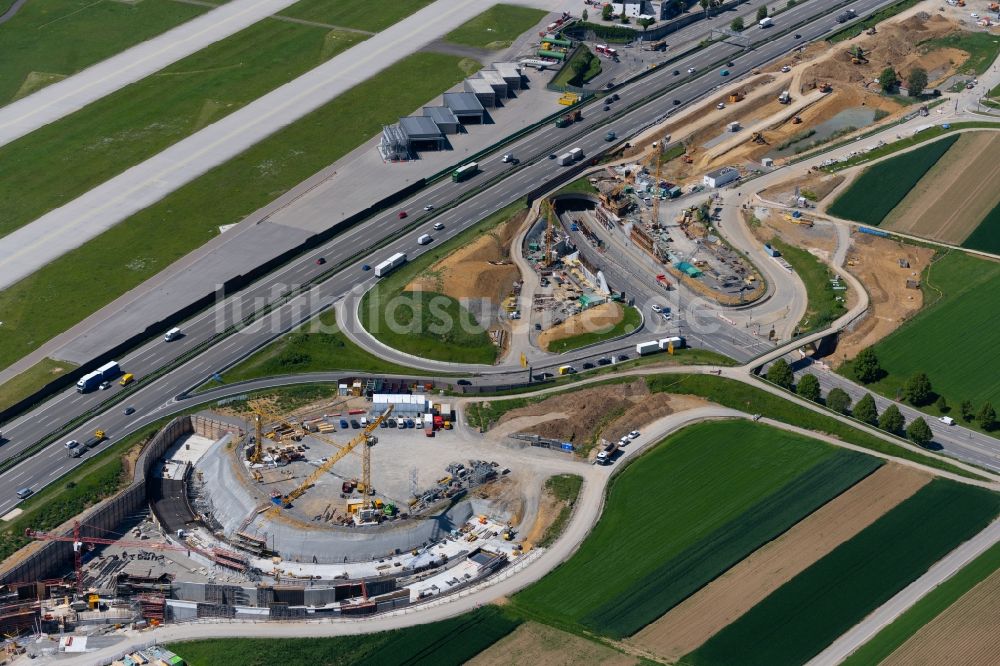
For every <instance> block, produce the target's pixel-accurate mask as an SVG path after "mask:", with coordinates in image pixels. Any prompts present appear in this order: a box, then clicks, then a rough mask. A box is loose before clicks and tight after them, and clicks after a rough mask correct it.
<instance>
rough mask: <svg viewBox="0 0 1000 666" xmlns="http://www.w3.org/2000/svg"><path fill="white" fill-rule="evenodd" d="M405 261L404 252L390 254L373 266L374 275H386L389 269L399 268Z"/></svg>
mask: <svg viewBox="0 0 1000 666" xmlns="http://www.w3.org/2000/svg"><path fill="white" fill-rule="evenodd" d="M405 263H406V253H405V252H397V253H396V254H394V255H392V256H391V257H389V258H388V259H386V260H385V261H383V262H382V263H381V264H379V265H378V266H376V267H375V277H382V276H383V275H388V274H389V272H390V271H392V269H394V268H399V267H400V266H402V265H403V264H405Z"/></svg>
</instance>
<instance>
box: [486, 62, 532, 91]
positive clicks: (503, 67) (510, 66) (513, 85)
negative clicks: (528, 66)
mask: <svg viewBox="0 0 1000 666" xmlns="http://www.w3.org/2000/svg"><path fill="white" fill-rule="evenodd" d="M491 66H492V67H493V69H494V70H495V71H496V72H497V73H498V74H499V75H500V76H502V77H503V80H504V81H506V82H507V87H508V88H510V89H511V90H520V89H521V85H522V83H523V82H524V81H523V76H522V73H521V67H520V66H519V65H518V64H517V63H514V62H495V63H493V64H492V65H491Z"/></svg>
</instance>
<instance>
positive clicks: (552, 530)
mask: <svg viewBox="0 0 1000 666" xmlns="http://www.w3.org/2000/svg"><path fill="white" fill-rule="evenodd" d="M581 487H583V477H582V476H577V475H576V474H559V475H557V476H550V477H549V478H548V479H546V480H545V488H546V490H548V491H549V492H550V493H552V496H553V497H554V498H555V499H556V500H557V501H559V502H562V503H563V504H562V506H561V507H560V509H559V514H558V515H556V517H555V520H553V521H552V524H551V525H549V527H548V529H546V530H545V534H543V535H542V538H541V539H540V540H539V541H538V546H539V547H541V548H545V547H547V546H550V545H552V543H553V542H554V541H555V540H556V539H558V538H559V535H560V534H562V531H563V530H564V529H565V528H566V523H568V522H569V519H570V516H572V515H573V506H574V505H575V504H576V499H577V497H579V495H580V488H581Z"/></svg>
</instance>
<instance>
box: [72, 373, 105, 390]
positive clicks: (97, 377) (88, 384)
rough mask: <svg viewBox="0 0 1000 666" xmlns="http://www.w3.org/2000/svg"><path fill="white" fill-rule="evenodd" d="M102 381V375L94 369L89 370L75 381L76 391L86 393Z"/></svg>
mask: <svg viewBox="0 0 1000 666" xmlns="http://www.w3.org/2000/svg"><path fill="white" fill-rule="evenodd" d="M103 381H104V377H103V376H101V373H100V372H97V371H96V370H95V371H94V372H89V373H87V374H85V375H84V376H83V377H80V379H79V380H78V381H77V382H76V392H77V393H86V392H87V391H93V390H94V389H96V388H97V387H98V386H100V385H101V382H103Z"/></svg>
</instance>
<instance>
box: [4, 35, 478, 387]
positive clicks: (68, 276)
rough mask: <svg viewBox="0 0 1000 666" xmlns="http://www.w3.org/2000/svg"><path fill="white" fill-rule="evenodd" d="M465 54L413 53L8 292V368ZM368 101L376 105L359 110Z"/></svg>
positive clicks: (331, 157) (384, 118)
mask: <svg viewBox="0 0 1000 666" xmlns="http://www.w3.org/2000/svg"><path fill="white" fill-rule="evenodd" d="M460 62H461V60H460V59H459V58H456V57H453V56H447V55H442V54H437V53H416V54H414V55H412V56H409V57H407V58H404V59H403V60H401V61H400V62H398V63H396V64H395V65H392V66H391V67H389V68H387V69H385V70H384V71H382V72H380V73H379V75H378V76H377V77H375V78H372V79H369V80H367V81H364V82H363V83H360V84H358V85H357V86H355V87H354V88H351V89H350V90H348V91H347V92H345V93H344V94H342V95H340V96H339V97H337V98H336V99H334V100H332V101H331V102H329V103H327V104H326V105H324V106H322V107H320V108H319V109H317V110H315V111H313V112H312V113H309V114H307V115H306V116H305V117H303V118H301V119H299V120H298V121H296V122H294V123H292V124H291V125H288V126H287V127H284V128H282V129H281V130H279V131H278V132H275V133H274V134H273V135H271V136H270V137H268V138H267V139H264V140H263V141H261V142H259V143H258V144H256V145H255V146H253V147H251V148H249V149H247V150H246V151H244V152H243V153H241V154H240V155H238V156H236V157H234V158H233V159H231V160H229V161H228V162H226V163H225V164H222V165H220V166H218V167H216V168H215V169H212V170H211V171H209V172H208V173H206V174H205V175H203V176H201V177H199V178H196V179H195V180H194V181H192V182H191V183H189V184H187V185H185V186H184V187H182V188H180V189H178V190H176V191H175V192H173V193H171V194H169V195H168V196H166V197H164V198H163V199H162V200H161V201H159V202H158V203H156V204H154V205H152V206H150V207H148V208H146V209H144V210H142V211H140V212H138V213H136V214H135V215H133V216H132V217H130V218H129V219H127V220H125V221H124V222H122V223H121V224H119V225H117V226H115V227H114V228H112V229H109V230H108V231H106V232H104V233H103V234H101V235H100V236H98V237H96V238H94V239H92V240H90V241H89V242H87V243H85V244H84V245H82V246H80V247H78V248H76V249H75V250H72V251H71V252H68V253H66V254H65V255H63V256H61V257H59V258H58V259H56V260H55V261H53V262H51V263H49V264H47V265H46V266H44V267H43V268H41V269H40V270H38V271H36V272H35V273H34V274H32V275H31V276H29V277H27V278H25V279H24V280H21V281H20V282H18V283H17V284H15V285H12V286H11V287H9V288H7V289H5V290H3V291H2V292H0V312H3V321H4V325H3V326H2V327H0V367H6V366H8V365H9V364H11V363H13V362H14V361H15V360H17V359H18V358H20V357H21V356H23V355H24V354H26V353H28V352H30V351H32V350H34V349H35V348H37V347H38V346H39V345H40V344H42V343H43V342H45V341H46V340H48V339H50V338H52V337H53V336H55V335H58V334H59V333H61V332H62V331H65V330H66V329H68V328H69V327H71V326H73V325H74V324H76V323H77V322H79V321H80V320H82V319H84V318H85V317H87V316H88V315H90V314H91V313H93V312H94V311H95V310H97V309H99V308H101V307H103V306H104V305H106V304H107V303H109V302H111V301H113V300H114V299H115V298H117V297H118V296H120V295H121V294H123V293H125V292H126V291H128V290H129V289H131V288H133V287H135V286H136V285H138V284H140V283H141V282H143V281H145V280H146V279H148V278H150V277H152V276H153V275H155V274H156V273H158V272H160V271H161V270H163V269H164V268H165V267H167V266H168V265H169V264H170V263H172V262H173V261H175V260H177V259H179V258H180V257H182V256H184V255H185V254H187V253H188V252H190V251H191V250H193V249H195V248H197V247H199V246H200V245H202V244H203V243H205V242H207V241H209V240H211V239H212V238H214V237H215V236H216V235H217V234H218V227H219V226H220V225H223V224H229V223H235V222H239V221H240V220H241V219H243V217H245V216H246V215H249V214H250V213H252V212H253V211H255V210H257V209H258V208H260V207H261V206H263V205H265V204H266V203H268V202H270V201H272V200H273V199H275V198H276V197H278V196H280V195H281V194H283V193H285V192H287V191H288V190H289V189H291V188H292V187H294V186H295V185H297V184H298V183H300V182H302V181H303V180H305V179H306V178H308V177H309V176H311V175H313V174H315V173H316V172H317V171H319V170H321V169H323V168H324V167H326V166H328V165H329V164H331V163H332V162H334V161H336V160H337V159H339V158H341V157H343V156H344V155H346V154H347V153H348V152H350V151H351V150H353V149H354V148H356V147H357V146H359V145H361V144H362V143H364V142H365V141H367V140H368V139H370V138H371V137H373V136H375V135H377V134H378V133H379V132H380V131H381V130H382V126H383V125H385V124H388V123H392V122H395V121H396V119H397V118H399V116H400V115H405V114H407V113H410V112H411V111H413V109H416V108H419V107H420V106H421V105H422V104H426V103H427V101H428V100H430V99H432V98H433V97H434V96H435V95H438V94H440V93H441V91H442V90H447V89H448V88H450V87H451V86H453V85H454V84H455V83H457V82H458V81H461V80H462V79H463V78H465V76H466V73H465V72H464V71H463V70H461V69H460V68H459V63H460ZM363 105H367V106H368V107H369V108H370V111H369V112H368V113H363V114H359V113H357V109H358V108H359V107H360V106H363ZM330 128H337V131H336V132H331V130H330ZM220 192H225V193H226V196H219V193H220ZM81 275H86V276H87V277H88V279H87V280H81V279H80V276H81Z"/></svg>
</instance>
